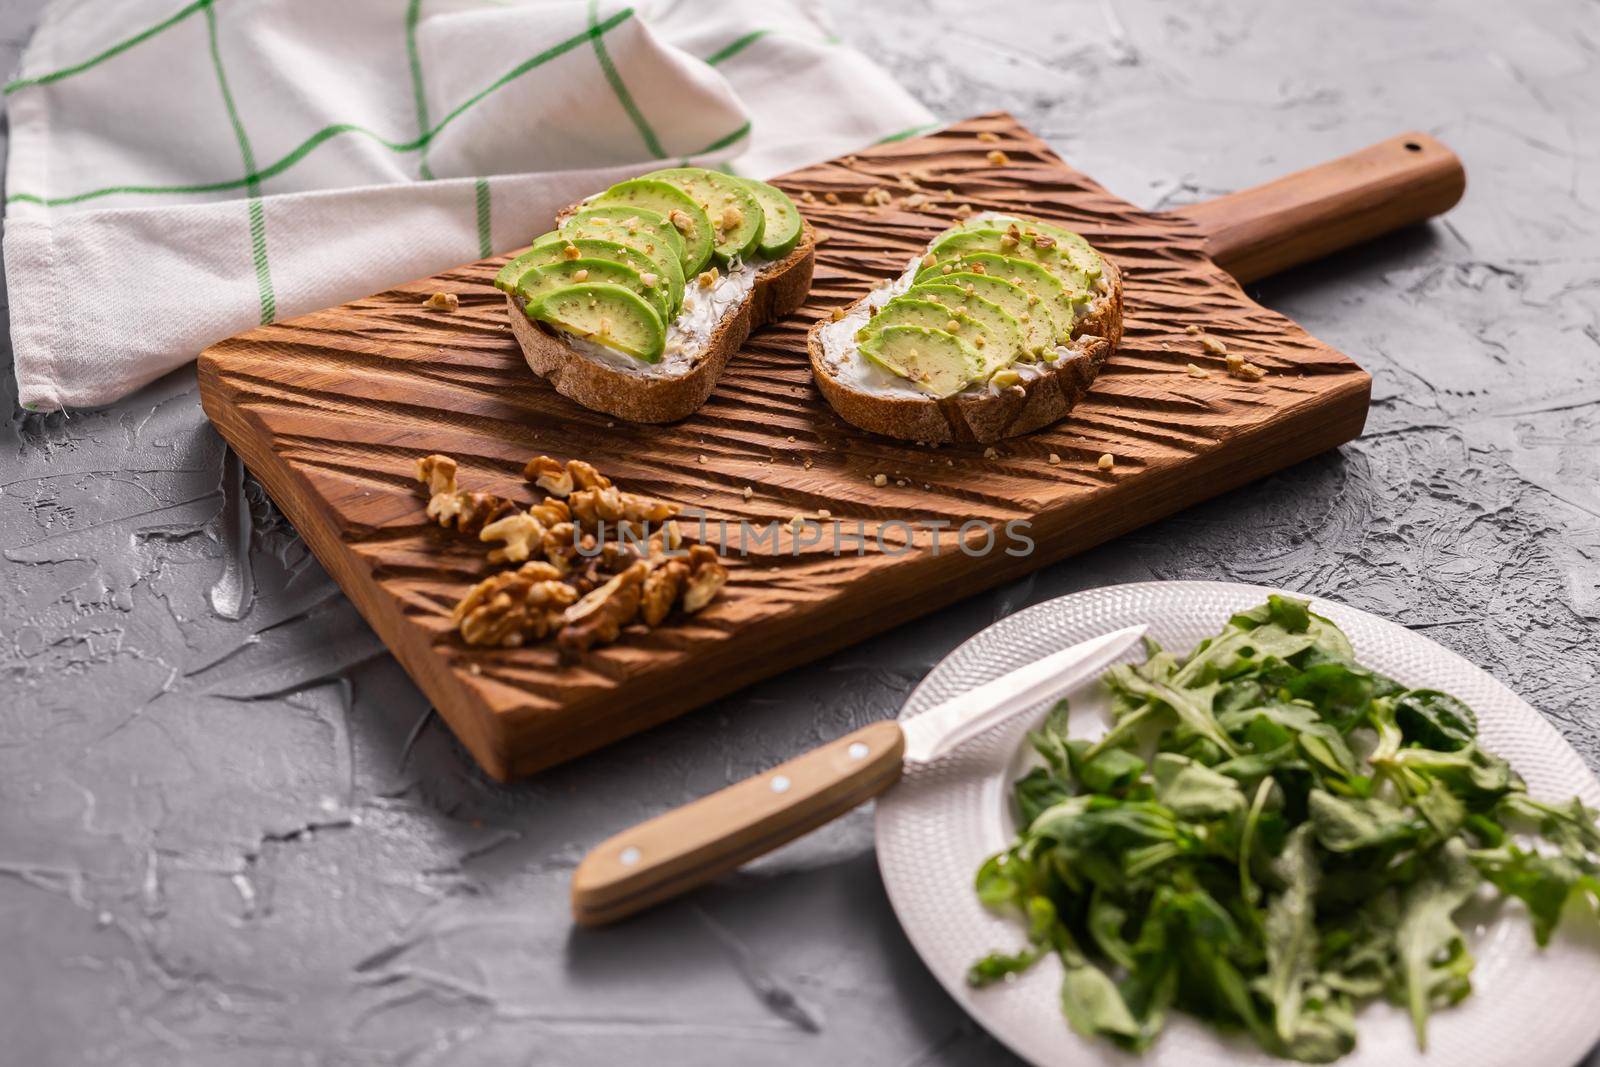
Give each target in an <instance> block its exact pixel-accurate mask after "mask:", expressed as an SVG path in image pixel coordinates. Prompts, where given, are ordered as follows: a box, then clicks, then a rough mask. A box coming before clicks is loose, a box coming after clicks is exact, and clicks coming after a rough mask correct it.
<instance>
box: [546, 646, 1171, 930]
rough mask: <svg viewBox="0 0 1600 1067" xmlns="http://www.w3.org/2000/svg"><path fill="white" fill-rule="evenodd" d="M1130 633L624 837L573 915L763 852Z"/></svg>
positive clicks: (858, 734) (616, 839)
mask: <svg viewBox="0 0 1600 1067" xmlns="http://www.w3.org/2000/svg"><path fill="white" fill-rule="evenodd" d="M1144 632H1145V627H1143V626H1130V627H1127V628H1126V629H1122V630H1117V631H1115V632H1113V633H1108V634H1102V635H1100V636H1099V637H1094V638H1090V639H1089V640H1087V641H1083V642H1080V643H1078V644H1076V645H1073V646H1072V647H1070V648H1065V649H1062V650H1060V651H1059V652H1054V653H1051V654H1050V655H1048V656H1045V657H1044V658H1043V659H1040V660H1037V661H1035V662H1033V663H1030V664H1027V665H1026V666H1023V667H1019V668H1017V669H1016V670H1013V671H1011V672H1009V673H1007V674H1003V675H1001V676H1000V677H999V678H995V679H993V680H992V681H989V682H985V683H983V684H982V685H979V686H977V687H975V688H973V689H970V690H968V691H967V692H965V693H962V694H959V695H957V696H954V697H951V698H950V699H949V700H946V701H943V702H942V703H940V704H937V705H935V706H934V707H932V708H929V709H928V710H927V711H925V712H922V713H920V714H918V715H915V716H912V717H911V718H909V719H907V720H906V721H905V722H903V723H900V722H895V721H884V722H876V723H873V724H872V725H871V726H866V727H863V728H862V729H860V730H856V731H855V732H853V733H850V734H846V735H845V736H844V737H841V738H838V739H837V740H834V741H831V742H829V743H828V744H826V745H823V746H821V747H820V748H816V749H813V750H811V751H810V752H807V753H805V754H803V755H800V756H796V757H795V758H794V759H792V760H789V761H788V762H786V763H783V764H780V765H779V766H777V767H774V768H772V769H771V770H768V771H765V772H763V773H761V774H758V775H755V776H753V777H750V778H747V779H745V780H744V781H742V782H736V783H734V784H733V785H730V786H728V787H727V788H725V789H722V790H720V791H718V792H716V793H712V794H711V795H710V796H706V797H702V798H700V799H699V800H696V801H693V802H691V803H689V804H685V805H684V806H683V807H680V808H676V809H674V810H672V811H668V812H666V813H665V814H662V815H658V816H656V817H655V818H654V819H651V820H649V821H648V822H643V823H640V824H639V825H638V826H635V827H633V828H632V829H629V830H624V831H623V832H622V833H620V834H617V835H615V836H613V837H611V838H609V839H608V840H606V841H605V842H603V843H602V844H600V845H597V846H596V847H595V848H594V849H593V850H591V851H590V852H589V854H588V855H587V856H585V857H584V859H583V862H581V863H580V864H578V867H577V870H575V871H574V872H573V874H572V916H573V919H574V920H575V921H577V922H578V923H580V924H582V925H585V926H596V925H600V924H603V923H608V922H614V921H616V920H617V919H621V918H625V917H626V916H628V915H632V914H633V913H635V912H637V911H642V910H643V909H645V908H647V907H650V906H652V905H654V904H658V903H660V902H662V901H664V900H667V899H669V898H671V897H674V896H677V895H678V894H680V893H682V892H684V891H685V890H688V889H691V888H693V887H694V886H696V885H699V884H701V883H702V882H706V881H709V880H710V879H712V878H714V877H716V876H717V875H719V874H722V873H724V872H726V871H729V870H732V869H733V868H735V867H738V866H739V865H741V864H743V863H746V862H748V861H750V860H752V859H755V858H756V857H757V856H761V855H764V854H765V853H767V852H770V851H771V850H773V849H774V848H777V847H778V846H779V845H782V844H784V843H786V842H788V841H791V840H793V839H794V838H796V837H798V836H800V835H801V834H803V833H805V832H807V831H808V830H813V829H815V828H816V827H818V826H821V825H822V824H824V823H826V822H829V821H831V820H833V819H836V818H838V817H839V816H841V815H843V814H845V813H846V812H847V811H850V810H851V809H852V808H855V807H856V806H858V805H860V804H861V803H863V802H865V801H866V800H869V799H870V798H872V797H874V796H877V795H878V794H880V793H882V792H884V791H885V790H887V789H889V788H890V787H891V786H893V785H894V784H895V783H896V782H898V781H899V780H900V776H901V773H902V771H903V770H904V767H905V766H906V765H908V764H920V763H927V762H930V761H932V760H936V759H938V758H940V757H942V756H945V755H948V754H949V753H951V752H953V751H955V750H956V749H958V748H959V747H960V746H961V745H962V744H964V743H966V742H967V741H970V740H971V739H973V738H974V737H977V736H978V735H980V734H982V733H984V732H985V731H987V730H989V729H992V728H993V727H995V726H998V725H999V724H1000V723H1002V722H1004V721H1006V720H1007V719H1009V718H1010V717H1012V716H1013V715H1017V714H1019V713H1021V712H1023V711H1026V710H1027V709H1029V708H1031V707H1034V706H1035V705H1037V704H1038V703H1039V702H1040V701H1042V700H1046V699H1048V698H1050V697H1053V696H1056V695H1057V694H1060V693H1063V692H1066V691H1067V690H1070V689H1072V688H1074V687H1075V686H1077V685H1079V684H1080V683H1082V682H1084V681H1087V680H1089V679H1091V678H1093V677H1094V676H1095V675H1096V674H1098V673H1099V672H1100V671H1101V670H1103V669H1105V667H1107V666H1108V665H1110V664H1111V663H1112V662H1113V661H1114V660H1115V659H1116V658H1117V657H1118V656H1120V655H1121V654H1122V653H1123V652H1125V651H1126V650H1127V649H1128V648H1130V647H1131V646H1132V645H1133V644H1134V643H1135V642H1137V641H1138V640H1139V638H1140V637H1142V636H1143V635H1144Z"/></svg>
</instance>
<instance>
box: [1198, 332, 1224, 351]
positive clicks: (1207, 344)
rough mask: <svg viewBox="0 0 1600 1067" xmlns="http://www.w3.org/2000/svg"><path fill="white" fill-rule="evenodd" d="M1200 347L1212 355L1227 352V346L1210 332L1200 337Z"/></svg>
mask: <svg viewBox="0 0 1600 1067" xmlns="http://www.w3.org/2000/svg"><path fill="white" fill-rule="evenodd" d="M1200 347H1201V348H1203V349H1205V350H1206V351H1207V352H1210V353H1211V354H1212V355H1213V356H1225V355H1227V354H1228V346H1227V345H1225V344H1223V343H1222V342H1221V341H1219V340H1217V339H1216V338H1215V337H1212V336H1211V335H1210V334H1207V335H1205V336H1204V337H1202V338H1200Z"/></svg>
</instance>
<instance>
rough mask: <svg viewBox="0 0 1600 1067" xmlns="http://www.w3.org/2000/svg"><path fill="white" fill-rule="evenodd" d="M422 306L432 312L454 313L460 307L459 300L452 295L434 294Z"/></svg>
mask: <svg viewBox="0 0 1600 1067" xmlns="http://www.w3.org/2000/svg"><path fill="white" fill-rule="evenodd" d="M423 304H424V305H426V306H427V307H429V308H431V309H432V310H434V311H454V310H456V309H457V308H459V307H460V306H461V298H460V297H459V296H457V295H456V294H454V293H434V294H433V295H432V296H430V297H428V299H426V300H424V301H423Z"/></svg>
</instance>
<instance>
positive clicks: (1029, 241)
mask: <svg viewBox="0 0 1600 1067" xmlns="http://www.w3.org/2000/svg"><path fill="white" fill-rule="evenodd" d="M1041 238H1042V239H1043V240H1044V241H1047V242H1049V243H1048V244H1040V243H1038V242H1039V240H1040V239H1041ZM928 251H929V252H930V253H932V255H933V257H934V258H935V259H936V260H939V261H941V262H943V261H947V260H952V259H960V258H961V257H962V256H965V255H969V254H971V253H974V252H991V253H994V254H995V255H1000V256H1005V257H1007V258H1008V259H1021V260H1026V261H1027V262H1029V263H1037V264H1038V265H1039V266H1041V267H1043V268H1044V269H1045V270H1047V271H1049V272H1050V273H1051V274H1054V275H1055V276H1056V277H1057V278H1060V279H1061V283H1062V284H1063V285H1065V286H1066V287H1067V288H1068V289H1069V290H1071V291H1072V292H1074V293H1078V292H1084V293H1087V292H1088V291H1089V288H1090V286H1091V284H1092V283H1091V281H1090V279H1089V276H1088V275H1087V274H1085V273H1084V272H1083V271H1081V270H1079V269H1078V265H1077V264H1076V263H1074V262H1073V260H1072V258H1071V256H1070V255H1068V253H1067V251H1066V250H1065V249H1064V248H1063V247H1062V245H1061V243H1060V242H1059V241H1057V240H1056V239H1055V238H1053V237H1049V236H1047V235H1042V234H1038V233H1034V234H1032V235H1029V234H1020V235H1019V234H1012V233H1007V232H1006V231H1005V230H954V231H952V232H950V233H946V234H945V235H944V236H942V237H940V238H939V239H938V240H936V241H934V242H933V244H932V245H930V246H929V248H928Z"/></svg>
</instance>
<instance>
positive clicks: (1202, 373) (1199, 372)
mask: <svg viewBox="0 0 1600 1067" xmlns="http://www.w3.org/2000/svg"><path fill="white" fill-rule="evenodd" d="M1187 370H1188V371H1189V377H1191V378H1209V377H1211V372H1210V371H1208V370H1206V369H1205V368H1204V367H1197V366H1195V365H1194V364H1193V363H1191V364H1189V365H1188V368H1187Z"/></svg>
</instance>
